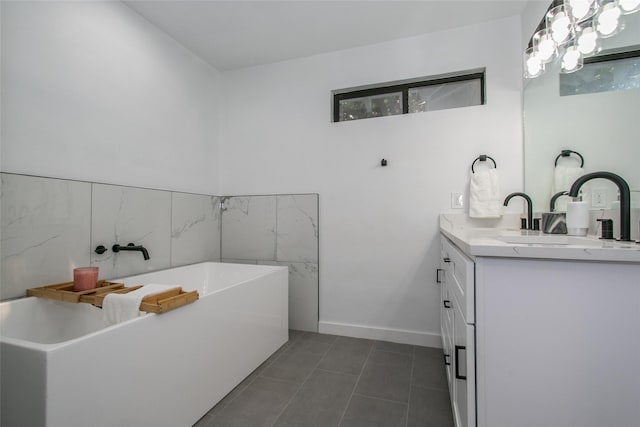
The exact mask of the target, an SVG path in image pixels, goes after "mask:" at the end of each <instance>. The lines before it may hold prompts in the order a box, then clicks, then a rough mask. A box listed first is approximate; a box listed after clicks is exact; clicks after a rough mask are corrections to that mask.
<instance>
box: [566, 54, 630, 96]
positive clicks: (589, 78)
mask: <svg viewBox="0 0 640 427" xmlns="http://www.w3.org/2000/svg"><path fill="white" fill-rule="evenodd" d="M629 89H640V57H633V58H625V59H617V60H613V61H604V62H593V63H591V64H584V67H583V68H582V69H580V70H578V71H576V72H575V73H571V74H560V96H568V95H580V94H585V93H598V92H614V91H618V90H629Z"/></svg>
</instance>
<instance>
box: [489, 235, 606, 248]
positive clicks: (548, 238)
mask: <svg viewBox="0 0 640 427" xmlns="http://www.w3.org/2000/svg"><path fill="white" fill-rule="evenodd" d="M494 239H496V240H500V241H501V242H504V243H512V244H513V243H515V244H523V245H554V246H557V245H580V246H602V243H603V241H602V240H597V239H590V238H587V237H578V236H558V235H531V236H526V235H519V236H518V235H511V236H495V237H494Z"/></svg>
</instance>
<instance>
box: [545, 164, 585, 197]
mask: <svg viewBox="0 0 640 427" xmlns="http://www.w3.org/2000/svg"><path fill="white" fill-rule="evenodd" d="M582 175H584V169H582V168H581V167H578V166H564V165H559V166H556V168H555V169H554V171H553V194H556V193H558V192H560V191H569V189H570V188H571V185H572V184H573V183H574V182H575V181H576V179H578V178H580V177H581V176H582ZM553 194H552V195H553Z"/></svg>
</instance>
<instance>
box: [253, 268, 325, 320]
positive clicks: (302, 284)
mask: <svg viewBox="0 0 640 427" xmlns="http://www.w3.org/2000/svg"><path fill="white" fill-rule="evenodd" d="M258 264H263V265H279V266H283V267H288V268H289V328H290V329H295V330H299V331H311V332H318V281H319V277H318V264H316V263H311V262H278V261H258Z"/></svg>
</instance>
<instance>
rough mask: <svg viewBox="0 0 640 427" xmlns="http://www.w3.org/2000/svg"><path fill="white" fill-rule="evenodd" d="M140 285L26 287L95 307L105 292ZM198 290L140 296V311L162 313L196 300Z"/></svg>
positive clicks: (32, 291) (38, 294)
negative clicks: (76, 288) (83, 287)
mask: <svg viewBox="0 0 640 427" xmlns="http://www.w3.org/2000/svg"><path fill="white" fill-rule="evenodd" d="M141 287H142V286H131V287H129V288H127V287H126V286H125V285H124V284H123V283H116V282H107V281H104V280H99V281H98V283H97V285H96V287H95V289H88V290H86V291H77V292H76V291H74V290H73V282H67V283H58V284H57V285H48V286H42V287H39V288H30V289H27V295H28V296H31V297H40V298H46V299H52V300H56V301H65V302H75V303H78V302H86V303H89V304H93V305H95V306H96V307H102V302H103V301H104V297H105V296H106V295H107V294H110V293H115V294H126V293H129V292H131V291H135V290H136V289H140V288H141ZM198 298H199V296H198V291H190V292H185V291H183V290H182V288H175V289H170V290H168V291H164V292H158V293H157V294H152V295H147V296H146V297H144V298H142V302H141V303H140V311H146V312H147V313H164V312H165V311H169V310H173V309H174V308H178V307H181V306H183V305H186V304H190V303H192V302H194V301H197V300H198Z"/></svg>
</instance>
